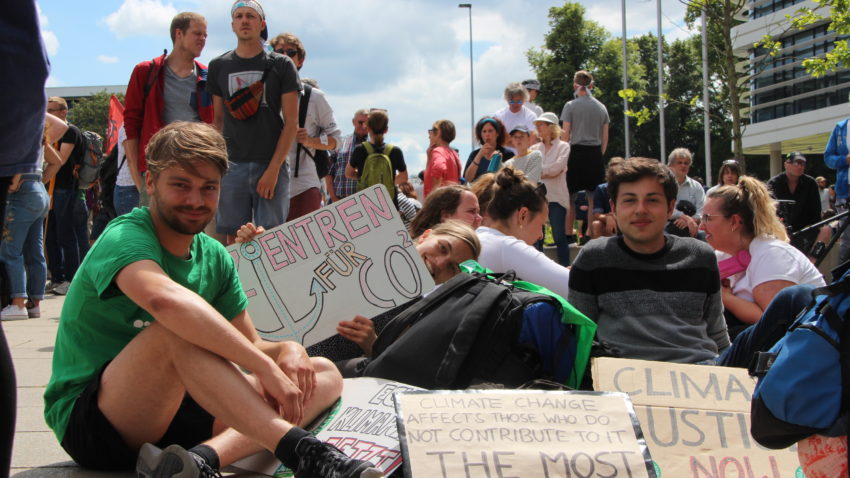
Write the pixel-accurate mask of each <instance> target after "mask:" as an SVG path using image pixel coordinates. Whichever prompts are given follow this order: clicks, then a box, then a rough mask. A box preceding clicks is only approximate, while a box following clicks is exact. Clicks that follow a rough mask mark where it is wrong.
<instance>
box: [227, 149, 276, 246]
mask: <svg viewBox="0 0 850 478" xmlns="http://www.w3.org/2000/svg"><path fill="white" fill-rule="evenodd" d="M267 166H268V164H266V163H230V168H229V169H228V170H227V174H226V175H225V176H224V178H223V179H222V180H221V198H220V199H219V202H218V212H216V215H215V221H216V226H215V231H216V232H217V233H219V234H229V235H235V234H236V231H237V230H239V228H240V227H242V225H244V224H245V223H246V222H253V223H254V224H256V225H257V226H262V227H264V228H266V229H270V228H272V227H276V226H279V225H281V224H283V223H284V222H286V216H287V214H288V212H289V163H283V166H281V167H280V172H279V173H278V175H277V186H275V190H274V197H273V198H272V199H263V198H261V197H260V195H259V194H258V193H257V182H258V181H259V180H260V178H261V177H262V176H263V173H264V172H265V171H266V167H267Z"/></svg>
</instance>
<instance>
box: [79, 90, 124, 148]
mask: <svg viewBox="0 0 850 478" xmlns="http://www.w3.org/2000/svg"><path fill="white" fill-rule="evenodd" d="M117 96H118V99H119V100H121V102H123V101H124V95H122V94H119V95H117ZM111 97H112V94H110V93H107V92H106V90H103V91H100V92H98V93H95V94H93V95H91V96H87V97H84V98H80V99H79V100H78V101H76V102H74V103H73V104H72V105H71V107H70V109H69V110H68V121H70V122H71V123H73V124H74V125H76V126H77V128H80V131H94V132H95V133H97V134H99V135H101V136H102V137H104V138H106V126H107V122H108V121H109V99H110V98H111Z"/></svg>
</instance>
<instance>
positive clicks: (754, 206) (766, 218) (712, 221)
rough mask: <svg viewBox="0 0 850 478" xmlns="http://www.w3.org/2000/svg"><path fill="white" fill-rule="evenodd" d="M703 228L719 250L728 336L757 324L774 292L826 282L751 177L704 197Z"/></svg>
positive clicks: (764, 193)
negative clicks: (791, 241) (790, 240)
mask: <svg viewBox="0 0 850 478" xmlns="http://www.w3.org/2000/svg"><path fill="white" fill-rule="evenodd" d="M700 227H701V229H703V230H704V231H705V234H706V240H707V241H708V243H709V244H711V246H712V247H713V248H714V249H715V250H716V251H718V260H719V261H720V279H721V287H722V293H723V306H724V307H725V309H726V312H725V314H726V323H727V325H728V328H729V337H730V339H734V337H735V336H736V335H737V334H739V333H740V332H741V331H742V330H743V329H745V328H746V327H747V326H749V325H750V324H754V323H756V322H757V321H758V320H759V318H761V316H762V312H763V311H764V309H765V308H766V307H767V305H768V304H769V303H770V301H771V300H773V298H774V296H776V294H777V293H778V292H779V291H780V290H782V289H785V288H786V287H790V286H792V285H796V284H809V285H813V286H822V285H825V283H824V280H823V276H822V275H821V273H820V272H818V270H817V269H816V268H815V267H814V265H812V263H811V262H810V261H809V260H808V259H807V258H806V256H804V255H803V254H802V253H801V252H800V251H798V250H797V249H795V248H794V247H793V246H791V245H790V244H788V234H787V233H786V232H785V227H784V226H783V225H782V223H781V222H780V221H779V218H778V217H777V215H776V202H775V201H774V200H773V198H771V196H770V193H769V192H768V190H767V187H766V186H765V185H764V183H762V182H761V181H759V180H758V179H755V178H753V177H750V176H741V177H740V179H739V180H738V184H736V185H733V186H721V187H719V188H717V189H716V190H714V191H712V192H711V193H710V194H709V195H708V199H707V200H706V203H705V207H704V209H703V215H702V224H701V225H700Z"/></svg>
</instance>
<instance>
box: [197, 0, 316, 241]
mask: <svg viewBox="0 0 850 478" xmlns="http://www.w3.org/2000/svg"><path fill="white" fill-rule="evenodd" d="M230 18H231V28H232V29H233V33H235V34H236V40H237V46H236V48H235V49H233V50H231V51H229V52H227V53H224V54H223V55H221V56H219V57H217V58H215V59H213V60H212V61H211V62H210V75H209V80H208V81H207V91H209V92H210V94H212V95H213V106H214V110H215V119H214V121H213V125H215V127H216V129H218V130H219V131H221V132H222V133H223V134H224V137H225V139H226V140H227V151H228V153H229V158H230V161H232V162H233V165H232V166H231V169H230V172H229V173H228V174H227V176H225V177H224V182H223V183H222V185H221V186H222V191H223V193H224V195H225V196H226V197H227V201H224V202H223V203H222V205H221V208H220V209H219V211H218V213H217V214H216V232H218V233H219V234H226V235H227V243H228V244H229V243H231V242H233V239H234V235H235V234H236V231H237V230H238V229H239V227H241V226H242V225H243V224H245V223H247V222H253V223H254V224H257V225H258V226H263V227H264V228H266V229H271V228H273V227H276V226H279V225H281V224H283V223H284V222H286V217H287V214H288V212H289V167H290V166H289V163H287V161H286V156H287V154H288V153H289V150H290V148H291V147H292V144H293V142H294V141H295V135H296V133H297V130H298V99H299V97H300V93H301V80H300V79H299V77H298V70H297V69H296V67H295V63H293V62H292V60H291V59H290V58H289V57H288V56H286V55H281V54H279V53H275V52H270V53H267V52H266V51H265V49H264V48H263V40H262V33H263V31H265V30H266V16H265V13H264V12H263V7H262V6H261V5H260V3H259V2H258V1H257V0H247V1H242V0H239V1H236V2H234V3H233V6H232V7H231V9H230Z"/></svg>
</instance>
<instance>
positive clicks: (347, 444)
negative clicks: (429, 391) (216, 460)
mask: <svg viewBox="0 0 850 478" xmlns="http://www.w3.org/2000/svg"><path fill="white" fill-rule="evenodd" d="M409 390H421V389H420V388H419V387H414V386H412V385H405V384H402V383H398V382H393V381H391V380H384V379H380V378H371V377H361V378H347V379H345V386H344V388H343V391H342V397H341V398H340V400H339V401H338V402H337V403H336V404H335V405H334V406H333V408H331V410H330V411H329V412H328V414H327V416H326V417H325V418H324V419H323V420H322V421H321V422H320V423H319V425H317V426H315V427H312V429H311V431H312V432H313V433H314V434H315V435H316V438H318V439H319V440H322V441H324V442H327V443H330V444H331V445H334V446H335V447H337V448H339V449H340V450H342V451H343V452H344V453H345V454H347V455H348V456H350V457H352V458H357V459H360V460H366V461H370V462H372V464H374V465H375V466H376V467H378V468H379V469H380V470H381V471H382V472H384V474H385V475H387V476H389V474H390V473H392V472H393V471H394V470H395V469H396V468H398V467H399V466H401V463H402V458H401V449H400V447H399V441H398V426H397V420H396V412H395V403H394V401H393V394H394V393H395V392H399V391H409ZM234 466H236V467H238V468H241V469H243V470H248V471H253V472H257V473H262V474H264V475H269V476H274V477H276V478H284V477H291V476H292V471H291V470H289V469H288V468H286V467H285V466H283V465H282V464H281V463H280V461H278V460H277V459H276V458H275V457H274V455H272V454H271V453H269V452H267V451H264V452H261V453H257V454H256V455H253V456H250V457H248V458H245V459H244V460H241V461H238V462H236V463H235V464H234Z"/></svg>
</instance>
